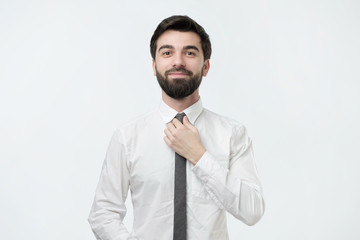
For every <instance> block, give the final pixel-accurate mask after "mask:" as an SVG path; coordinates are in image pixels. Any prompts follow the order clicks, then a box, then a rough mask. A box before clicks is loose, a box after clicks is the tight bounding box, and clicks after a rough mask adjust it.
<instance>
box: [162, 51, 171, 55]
mask: <svg viewBox="0 0 360 240" xmlns="http://www.w3.org/2000/svg"><path fill="white" fill-rule="evenodd" d="M170 54H171V52H170V51H164V52H163V53H162V55H163V56H170Z"/></svg>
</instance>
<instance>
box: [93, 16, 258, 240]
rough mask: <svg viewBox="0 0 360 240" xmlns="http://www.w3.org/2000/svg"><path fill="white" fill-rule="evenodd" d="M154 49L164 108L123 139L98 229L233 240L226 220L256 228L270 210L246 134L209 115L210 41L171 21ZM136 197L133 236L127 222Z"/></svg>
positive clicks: (108, 174)
mask: <svg viewBox="0 0 360 240" xmlns="http://www.w3.org/2000/svg"><path fill="white" fill-rule="evenodd" d="M150 48H151V55H152V58H153V63H152V65H153V71H154V75H155V76H156V77H157V80H158V82H159V85H160V86H161V89H162V102H161V104H160V107H159V109H157V110H156V111H153V112H150V113H148V114H146V115H144V116H142V117H140V118H138V119H136V120H135V121H132V122H130V123H128V124H125V125H124V126H122V127H121V128H119V129H118V130H117V131H116V132H115V133H114V135H113V137H112V139H111V142H110V145H109V148H108V151H107V154H106V158H105V161H104V165H103V169H102V173H101V177H100V181H99V184H98V187H97V190H96V196H95V200H94V204H93V207H92V210H91V213H90V216H89V222H90V225H91V227H92V229H93V232H94V234H95V236H96V238H97V239H101V240H115V239H116V240H120V239H138V240H140V239H145V240H149V239H156V240H162V239H166V240H169V239H177V240H185V239H188V240H190V239H199V240H207V239H214V240H222V239H228V233H227V226H226V212H228V213H230V214H232V215H233V216H234V217H236V218H237V219H239V220H241V221H242V222H244V223H245V224H248V225H253V224H255V223H256V222H257V221H259V219H260V218H261V216H262V215H263V212H264V201H263V197H262V189H261V185H260V182H259V179H258V176H257V173H256V168H255V163H254V159H253V151H252V144H251V140H250V138H249V137H248V135H247V132H246V129H245V127H244V126H243V125H240V124H238V123H237V122H235V121H233V120H230V119H228V118H225V117H222V116H220V115H217V114H215V113H213V112H211V111H209V110H207V109H204V108H203V107H202V102H201V100H200V96H199V86H200V83H201V80H202V77H203V76H206V75H207V73H208V71H209V68H210V64H209V59H210V56H211V43H210V40H209V36H208V34H207V33H206V32H205V30H204V29H203V28H202V27H201V26H200V25H198V24H197V23H196V22H195V21H193V20H192V19H191V18H189V17H187V16H172V17H169V18H167V19H165V20H163V21H162V22H161V23H160V24H159V26H158V27H157V29H156V30H155V32H154V34H153V36H152V39H151V43H150ZM179 113H182V116H181V115H180V114H179ZM184 115H185V116H184ZM175 117H176V118H175ZM182 118H183V119H182ZM178 119H179V120H178ZM182 121H183V123H182ZM181 156H182V157H183V158H182V157H181ZM179 166H182V170H181V167H179ZM179 169H180V170H179ZM129 189H130V192H131V198H132V203H133V208H134V209H133V212H134V220H133V221H134V222H133V230H132V232H131V233H130V232H129V231H128V230H127V229H126V228H125V226H124V224H123V222H122V221H123V218H124V217H125V214H126V207H125V200H126V197H127V193H128V190H129Z"/></svg>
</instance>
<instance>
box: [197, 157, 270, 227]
mask: <svg viewBox="0 0 360 240" xmlns="http://www.w3.org/2000/svg"><path fill="white" fill-rule="evenodd" d="M193 172H194V173H195V175H196V176H197V177H198V178H199V179H200V181H201V182H202V183H203V184H204V187H205V189H206V191H207V193H208V194H209V195H210V196H211V198H212V199H213V201H214V202H215V203H216V204H217V205H218V206H219V207H220V208H222V209H225V210H226V211H228V212H229V213H230V214H232V215H233V216H235V217H236V218H238V219H240V220H241V221H243V222H244V223H245V224H248V225H253V224H255V223H256V222H258V221H259V220H260V218H261V216H262V215H263V213H264V201H263V196H262V190H261V186H260V184H259V183H258V181H256V180H255V181H254V180H250V179H247V178H245V176H244V177H243V178H242V177H241V173H240V174H239V173H238V174H234V173H232V172H231V171H230V170H229V169H226V168H225V167H223V166H221V165H220V164H219V163H218V162H217V161H216V159H214V158H213V156H211V154H210V153H208V152H206V153H205V154H204V156H203V157H202V158H201V159H200V161H199V162H198V163H197V165H196V166H195V167H194V168H193Z"/></svg>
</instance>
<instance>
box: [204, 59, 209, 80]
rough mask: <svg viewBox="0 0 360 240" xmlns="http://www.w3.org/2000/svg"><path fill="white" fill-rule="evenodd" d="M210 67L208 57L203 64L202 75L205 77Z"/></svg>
mask: <svg viewBox="0 0 360 240" xmlns="http://www.w3.org/2000/svg"><path fill="white" fill-rule="evenodd" d="M209 69H210V59H207V60H205V62H204V66H203V76H204V77H206V75H207V74H208V72H209Z"/></svg>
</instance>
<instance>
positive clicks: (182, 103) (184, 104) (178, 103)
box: [161, 89, 200, 113]
mask: <svg viewBox="0 0 360 240" xmlns="http://www.w3.org/2000/svg"><path fill="white" fill-rule="evenodd" d="M161 96H162V99H163V101H164V102H165V103H166V104H167V105H168V106H169V107H171V108H173V109H175V110H176V111H177V112H179V113H180V112H183V111H184V110H185V109H187V108H188V107H190V106H191V105H193V104H194V103H196V102H197V101H198V100H199V98H200V95H199V89H197V90H196V91H195V92H193V93H192V94H191V95H190V96H187V97H185V98H181V99H174V98H171V97H169V96H168V95H167V94H166V93H165V92H164V91H162V92H161Z"/></svg>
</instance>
